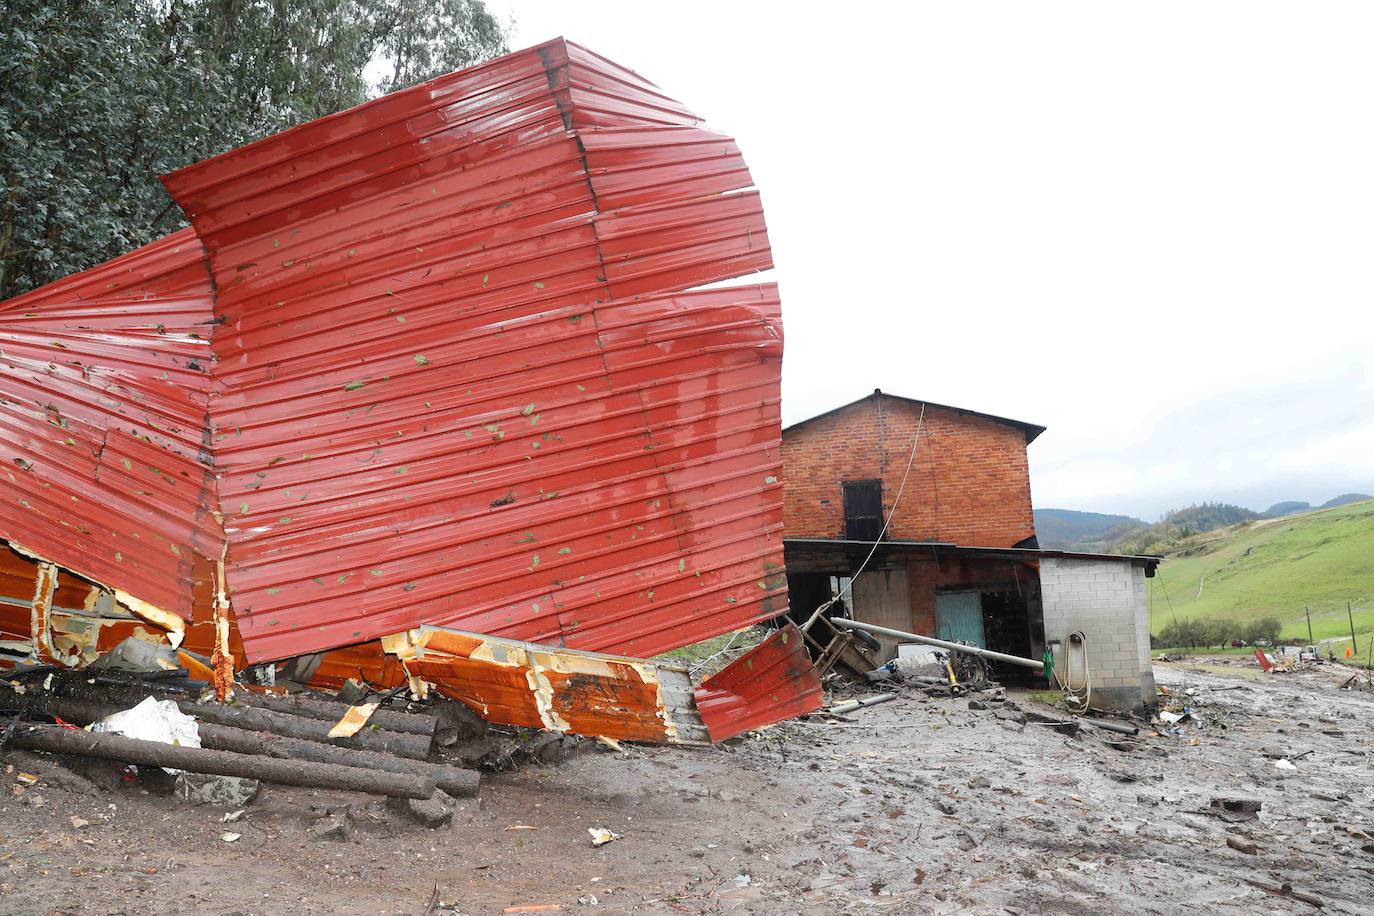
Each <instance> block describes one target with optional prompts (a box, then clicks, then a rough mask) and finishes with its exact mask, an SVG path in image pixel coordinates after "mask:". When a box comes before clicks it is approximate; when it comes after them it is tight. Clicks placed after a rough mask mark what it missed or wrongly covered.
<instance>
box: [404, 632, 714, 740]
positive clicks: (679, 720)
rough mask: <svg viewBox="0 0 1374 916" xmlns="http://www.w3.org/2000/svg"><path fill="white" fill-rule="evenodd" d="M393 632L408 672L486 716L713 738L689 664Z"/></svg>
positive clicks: (550, 726) (644, 736) (599, 730)
mask: <svg viewBox="0 0 1374 916" xmlns="http://www.w3.org/2000/svg"><path fill="white" fill-rule="evenodd" d="M398 642H400V641H399V640H395V639H393V640H388V645H389V646H392V647H394V648H395V649H396V650H397V653H398V655H400V657H401V658H402V660H403V663H404V665H405V668H406V671H407V672H408V673H409V674H411V675H413V676H415V677H419V678H422V679H424V680H425V681H428V682H430V683H432V684H434V685H435V687H436V688H437V689H438V690H439V692H440V693H442V694H443V695H444V696H447V697H450V698H451V699H455V700H459V701H461V702H463V703H465V704H466V705H468V706H469V707H471V708H472V709H473V710H475V711H476V712H477V713H478V714H479V715H481V716H482V717H483V718H484V719H487V720H488V721H491V722H501V723H504V724H507V725H522V726H525V727H527V728H542V729H545V730H547V731H557V732H567V733H571V734H576V735H599V736H603V737H607V738H616V739H620V740H625V741H648V742H655V743H674V744H704V743H706V741H707V737H706V730H705V728H704V727H703V725H702V722H701V718H700V716H698V715H697V711H696V707H695V705H694V698H693V693H692V681H691V678H690V677H689V676H688V674H687V670H686V669H685V668H680V667H676V666H673V665H664V664H658V663H655V662H651V661H645V660H643V659H635V658H624V657H621V656H615V655H603V654H600V653H596V652H582V651H578V650H575V649H556V648H551V647H549V646H538V645H534V644H532V643H524V642H517V641H515V640H510V639H498V638H494V637H489V636H480V635H478V634H475V633H461V632H458V631H456V630H446V629H439V628H435V627H423V628H421V629H418V630H414V631H412V632H411V633H410V634H408V638H407V639H406V640H405V643H406V644H405V645H397V643H398Z"/></svg>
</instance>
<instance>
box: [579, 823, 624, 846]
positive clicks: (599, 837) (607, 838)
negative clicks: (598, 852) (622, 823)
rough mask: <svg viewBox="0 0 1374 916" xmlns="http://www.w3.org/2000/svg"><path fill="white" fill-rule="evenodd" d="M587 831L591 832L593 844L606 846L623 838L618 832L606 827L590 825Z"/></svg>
mask: <svg viewBox="0 0 1374 916" xmlns="http://www.w3.org/2000/svg"><path fill="white" fill-rule="evenodd" d="M587 833H589V834H591V838H592V845H593V846H605V845H606V844H607V843H610V842H613V841H615V840H618V839H620V838H621V836H620V834H618V833H611V831H609V830H607V829H606V828H605V827H588V828H587Z"/></svg>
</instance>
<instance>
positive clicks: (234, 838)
mask: <svg viewBox="0 0 1374 916" xmlns="http://www.w3.org/2000/svg"><path fill="white" fill-rule="evenodd" d="M241 836H243V834H241V833H222V834H220V837H219V838H220V839H221V840H223V841H224V842H226V843H237V842H238V840H239V837H241Z"/></svg>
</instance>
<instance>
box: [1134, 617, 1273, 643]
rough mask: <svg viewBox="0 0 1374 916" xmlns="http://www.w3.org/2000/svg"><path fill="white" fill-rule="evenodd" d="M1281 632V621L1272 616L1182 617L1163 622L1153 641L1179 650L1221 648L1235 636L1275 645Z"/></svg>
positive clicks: (1249, 641) (1245, 640)
mask: <svg viewBox="0 0 1374 916" xmlns="http://www.w3.org/2000/svg"><path fill="white" fill-rule="evenodd" d="M1282 631H1283V624H1282V623H1281V622H1279V621H1278V620H1277V619H1276V618H1274V617H1263V618H1260V619H1259V620H1249V621H1240V620H1224V619H1219V618H1214V617H1213V618H1207V619H1203V620H1192V619H1189V618H1184V619H1183V620H1175V621H1173V622H1171V623H1168V624H1165V626H1164V627H1163V629H1161V630H1160V631H1159V635H1158V636H1157V637H1155V638H1154V639H1153V642H1154V643H1155V645H1156V646H1159V647H1165V648H1182V649H1210V648H1212V647H1214V646H1216V647H1225V646H1229V645H1230V644H1231V642H1232V640H1237V639H1238V640H1240V641H1241V642H1244V643H1245V644H1246V645H1250V646H1253V645H1255V643H1256V642H1264V641H1268V643H1269V644H1270V645H1276V644H1277V643H1278V641H1279V638H1280V634H1281V633H1282Z"/></svg>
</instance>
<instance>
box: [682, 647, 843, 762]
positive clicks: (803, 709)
mask: <svg viewBox="0 0 1374 916" xmlns="http://www.w3.org/2000/svg"><path fill="white" fill-rule="evenodd" d="M824 699H825V697H824V694H823V692H822V691H821V679H820V675H818V674H817V673H816V669H815V667H813V666H812V664H811V656H810V655H808V654H807V651H806V646H805V644H804V642H803V640H802V635H801V632H800V631H799V630H798V629H797V628H796V627H795V626H793V625H792V624H790V623H789V624H787V625H786V626H785V627H783V628H781V629H779V630H777V631H776V632H775V633H773V635H771V636H769V637H768V638H767V639H765V640H764V641H763V642H761V643H759V644H758V645H757V646H755V647H754V648H753V649H751V650H749V652H747V653H746V654H744V655H742V656H740V657H739V658H737V659H735V661H733V662H731V663H730V664H729V665H727V666H726V667H725V668H723V669H721V670H720V671H719V672H718V673H716V674H715V675H714V676H713V677H710V678H707V679H706V680H705V681H703V682H702V684H701V686H700V687H698V688H697V689H696V700H697V710H698V712H699V713H700V714H701V720H702V722H704V723H705V724H706V730H707V732H708V733H709V735H710V737H711V740H712V741H724V740H725V739H727V738H733V737H734V736H735V735H738V734H740V733H741V732H746V731H749V730H750V729H751V728H759V727H761V726H764V725H770V724H772V723H774V722H781V721H782V720H783V719H790V718H792V717H793V716H800V715H803V714H805V713H808V712H815V711H816V710H818V709H820V708H821V705H822V703H823V702H824Z"/></svg>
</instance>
